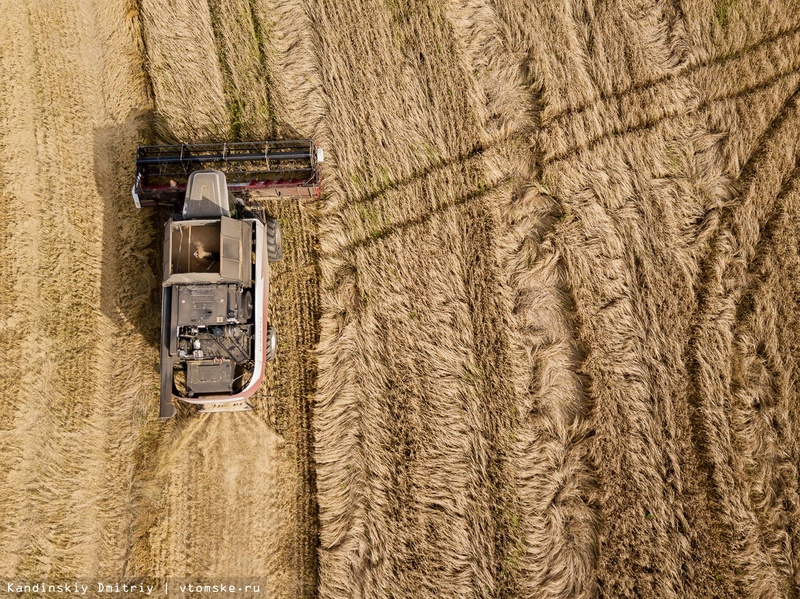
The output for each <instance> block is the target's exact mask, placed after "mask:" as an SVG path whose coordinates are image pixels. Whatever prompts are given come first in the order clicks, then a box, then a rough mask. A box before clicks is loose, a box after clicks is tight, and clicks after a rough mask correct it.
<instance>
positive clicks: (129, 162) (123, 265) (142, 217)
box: [94, 109, 164, 369]
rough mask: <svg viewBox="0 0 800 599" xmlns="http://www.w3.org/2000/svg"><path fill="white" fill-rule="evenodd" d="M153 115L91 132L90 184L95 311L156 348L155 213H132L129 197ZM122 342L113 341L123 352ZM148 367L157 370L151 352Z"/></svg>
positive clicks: (158, 224)
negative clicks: (97, 215)
mask: <svg viewBox="0 0 800 599" xmlns="http://www.w3.org/2000/svg"><path fill="white" fill-rule="evenodd" d="M153 122H154V115H153V111H152V110H149V109H142V110H133V111H131V112H130V114H128V116H127V118H126V119H125V120H124V121H123V122H120V123H117V124H113V125H109V126H105V127H99V128H96V129H95V130H94V174H95V185H96V188H97V192H98V195H99V196H100V201H101V207H100V208H101V210H102V211H103V225H102V227H103V228H102V232H101V235H100V237H101V240H102V253H101V263H102V273H101V279H100V289H99V293H100V307H101V310H102V312H103V314H104V315H105V316H106V317H107V318H108V320H110V321H111V322H112V323H113V324H114V329H116V330H117V331H125V330H126V329H130V328H131V327H132V328H133V329H134V330H135V331H136V332H137V333H138V334H139V335H140V336H141V338H142V339H143V340H144V341H145V342H146V343H147V345H149V346H152V347H153V348H157V347H158V345H159V337H160V319H161V317H160V309H161V285H160V281H161V274H162V273H161V271H162V266H161V235H160V232H161V228H162V226H163V225H162V223H163V221H164V217H163V216H162V215H160V214H159V213H158V212H157V211H153V210H150V209H138V208H136V206H135V205H134V203H133V199H132V197H131V187H132V185H133V180H134V176H135V171H136V147H137V146H138V145H139V144H140V143H147V142H149V141H150V140H149V139H148V136H149V135H150V133H149V132H150V131H152V127H153ZM124 348H125V340H124V339H119V349H120V351H124ZM153 356H154V360H153V367H154V369H157V368H158V362H157V353H156V352H154V353H153Z"/></svg>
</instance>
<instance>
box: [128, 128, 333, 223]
mask: <svg viewBox="0 0 800 599" xmlns="http://www.w3.org/2000/svg"><path fill="white" fill-rule="evenodd" d="M322 161H323V153H322V149H321V148H319V147H317V146H316V145H315V144H314V142H313V141H311V140H309V139H299V140H279V141H246V142H230V143H227V142H225V143H209V144H180V145H161V146H139V149H138V153H137V157H136V181H135V183H134V185H133V190H132V194H133V201H134V202H135V203H136V206H137V207H139V208H141V207H142V206H156V205H165V206H175V207H178V206H180V205H181V204H182V203H183V199H184V196H185V194H186V183H187V181H188V178H189V175H190V174H191V173H192V172H194V171H197V170H209V169H214V170H218V171H221V172H223V173H224V174H225V179H226V181H227V186H228V191H229V192H230V193H233V194H236V193H237V192H249V193H253V194H256V195H258V196H262V197H280V196H287V197H319V169H318V165H319V163H320V162H322Z"/></svg>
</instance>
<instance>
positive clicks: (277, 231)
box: [266, 218, 283, 262]
mask: <svg viewBox="0 0 800 599" xmlns="http://www.w3.org/2000/svg"><path fill="white" fill-rule="evenodd" d="M266 224H267V259H268V260H269V261H270V262H277V261H278V260H280V259H281V254H283V237H282V236H281V223H280V222H278V219H277V218H268V219H267V223H266Z"/></svg>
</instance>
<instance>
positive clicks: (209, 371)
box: [132, 140, 324, 418]
mask: <svg viewBox="0 0 800 599" xmlns="http://www.w3.org/2000/svg"><path fill="white" fill-rule="evenodd" d="M323 159H324V156H323V154H322V150H321V149H320V148H318V147H316V146H315V145H314V143H313V142H311V141H310V140H300V141H262V142H241V143H222V144H202V145H180V146H142V147H140V148H139V150H138V158H137V161H136V166H137V174H136V181H135V183H134V186H133V189H132V195H133V200H134V202H135V203H136V206H137V207H140V208H141V207H142V206H168V207H170V208H171V209H172V210H171V211H172V212H173V213H174V214H173V216H172V217H171V218H169V219H168V220H167V222H166V225H165V229H164V262H163V264H164V276H163V281H162V293H161V401H160V415H161V417H162V418H170V417H171V416H173V415H174V413H175V402H176V401H177V402H185V403H188V404H195V405H197V406H198V407H199V409H200V411H203V412H219V411H238V410H249V409H252V408H253V405H254V404H253V400H252V397H253V395H254V394H255V392H256V391H257V390H258V388H259V386H260V385H261V382H262V380H263V378H264V367H265V363H266V362H267V361H269V360H273V359H275V353H276V346H277V335H276V332H275V329H274V327H273V326H272V325H271V324H270V319H269V305H268V304H269V302H268V299H269V264H270V263H271V262H275V261H277V260H280V258H281V253H282V238H281V229H280V223H279V222H278V220H277V219H276V218H271V217H267V216H259V215H260V214H263V211H262V210H260V209H259V208H260V207H259V205H258V201H257V200H258V198H260V197H262V198H263V197H284V198H302V197H319V191H320V187H319V170H318V166H319V164H320V163H321V162H322V161H323ZM232 198H233V199H234V201H233V202H232Z"/></svg>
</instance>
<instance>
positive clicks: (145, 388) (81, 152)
mask: <svg viewBox="0 0 800 599" xmlns="http://www.w3.org/2000/svg"><path fill="white" fill-rule="evenodd" d="M0 12H1V13H2V15H3V19H4V22H3V30H4V34H3V36H2V41H0V45H1V46H2V47H0V70H2V72H1V73H0V80H2V81H3V93H2V104H0V111H2V117H0V122H1V123H2V124H0V139H2V141H0V146H1V147H2V148H3V160H2V166H1V167H0V168H1V169H2V174H1V175H0V182H1V183H2V189H1V190H0V198H2V199H0V204H1V205H2V207H3V216H2V219H3V223H4V224H3V230H4V233H5V234H4V235H3V237H2V240H0V243H1V244H2V249H1V250H0V252H1V253H2V259H1V261H2V263H3V271H4V273H3V274H4V276H3V279H2V284H1V285H2V297H3V300H2V319H0V339H2V343H3V347H4V348H6V349H5V350H4V359H3V360H2V364H1V365H0V389H1V390H2V395H1V399H2V400H1V401H0V405H2V408H1V409H2V415H1V416H0V428H1V429H2V434H0V452H2V455H3V460H2V466H0V504H1V505H2V513H3V518H2V524H0V572H2V574H3V576H4V577H14V578H17V579H24V578H29V579H40V577H42V576H48V577H51V578H53V579H57V578H62V579H67V578H70V579H74V578H78V577H80V578H86V577H92V576H108V575H113V574H114V573H118V572H119V571H120V568H121V564H123V563H124V560H125V556H126V553H127V550H128V529H129V527H130V524H131V521H132V519H133V513H132V509H131V504H132V493H131V482H132V477H133V473H134V471H135V468H136V460H135V457H134V456H135V454H136V448H137V446H138V445H139V442H140V438H141V432H142V427H143V423H144V414H145V410H146V409H147V405H148V404H149V402H150V397H151V396H150V392H151V390H152V388H153V384H155V383H156V380H155V377H154V376H153V375H152V374H151V373H152V356H151V355H150V353H149V351H150V348H149V345H148V341H149V339H148V337H149V334H148V333H145V334H144V335H143V334H142V332H141V331H140V328H139V325H140V324H141V323H142V322H143V321H144V320H147V318H148V315H149V314H150V308H149V306H148V301H149V297H150V292H151V289H152V286H153V284H154V282H155V276H154V275H153V272H152V267H151V264H152V260H153V256H152V255H150V254H149V252H148V250H147V248H148V245H149V243H150V239H151V237H152V235H153V233H152V230H151V227H150V224H149V223H148V222H146V221H145V219H143V218H141V217H140V216H138V217H137V215H136V214H135V209H134V208H133V207H132V206H131V205H130V204H129V203H128V202H127V198H126V197H125V196H126V194H125V192H124V189H123V188H120V186H119V185H118V182H119V181H123V180H125V179H126V178H130V177H131V176H132V170H133V169H132V165H131V164H130V161H128V160H126V159H122V158H118V157H119V156H130V155H131V153H132V152H134V150H135V146H136V141H137V138H138V137H139V135H140V129H141V128H142V126H143V125H144V122H142V120H141V118H140V117H141V116H142V111H144V110H145V109H146V108H147V106H148V97H147V90H146V86H145V81H144V77H143V73H142V71H141V64H142V63H141V54H140V52H139V50H140V48H139V36H140V34H139V31H138V23H137V21H136V18H135V13H131V11H130V10H129V7H128V6H127V5H126V4H125V3H123V2H119V3H104V4H103V5H102V6H79V3H71V2H65V3H59V4H58V5H55V4H46V3H36V4H34V5H31V6H29V7H26V9H22V8H21V7H19V6H16V5H14V6H11V5H9V4H8V3H6V4H4V5H3V6H0ZM5 275H10V276H8V277H6V276H5ZM156 324H157V321H156ZM119 339H124V340H125V341H124V343H123V344H118V343H117V340H119ZM109 390H115V392H111V393H110V392H109Z"/></svg>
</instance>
